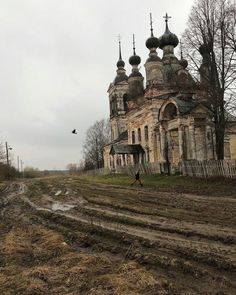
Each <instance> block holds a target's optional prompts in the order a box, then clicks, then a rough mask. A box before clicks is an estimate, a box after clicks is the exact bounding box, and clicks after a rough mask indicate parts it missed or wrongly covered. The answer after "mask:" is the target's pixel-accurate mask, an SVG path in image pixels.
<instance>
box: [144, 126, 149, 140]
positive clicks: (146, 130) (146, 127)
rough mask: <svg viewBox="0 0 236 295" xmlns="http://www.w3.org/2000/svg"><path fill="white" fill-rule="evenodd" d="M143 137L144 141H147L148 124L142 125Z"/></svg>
mask: <svg viewBox="0 0 236 295" xmlns="http://www.w3.org/2000/svg"><path fill="white" fill-rule="evenodd" d="M144 138H145V141H148V126H145V127H144Z"/></svg>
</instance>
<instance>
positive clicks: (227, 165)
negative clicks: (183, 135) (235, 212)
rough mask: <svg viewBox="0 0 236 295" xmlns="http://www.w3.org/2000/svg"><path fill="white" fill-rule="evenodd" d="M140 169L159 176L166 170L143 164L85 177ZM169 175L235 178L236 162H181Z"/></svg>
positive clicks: (155, 163) (163, 166)
mask: <svg viewBox="0 0 236 295" xmlns="http://www.w3.org/2000/svg"><path fill="white" fill-rule="evenodd" d="M138 169H140V173H141V174H149V175H151V174H159V173H166V172H167V169H166V167H165V164H164V163H160V162H154V163H143V164H136V165H128V166H123V167H122V166H118V167H116V169H115V170H110V169H109V168H101V169H96V170H90V171H86V172H85V174H87V175H96V174H111V173H120V174H121V173H122V174H128V175H134V174H135V173H136V171H137V170H138ZM170 170H171V174H175V172H180V173H182V174H183V175H186V176H195V177H205V178H207V177H218V176H221V177H227V178H236V160H203V161H197V160H189V161H183V162H181V163H180V164H179V167H175V169H174V167H170Z"/></svg>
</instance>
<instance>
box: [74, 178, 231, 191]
mask: <svg viewBox="0 0 236 295" xmlns="http://www.w3.org/2000/svg"><path fill="white" fill-rule="evenodd" d="M78 179H80V180H83V181H86V182H90V183H103V184H114V185H124V186H127V185H130V184H131V183H132V181H133V180H134V179H133V178H132V177H131V176H129V175H125V174H109V175H95V176H79V177H78ZM141 181H142V182H143V184H144V188H148V187H150V188H154V189H157V190H158V189H159V190H163V191H173V192H179V193H194V194H204V195H206V194H211V195H219V196H233V195H235V196H236V183H235V180H234V179H225V178H209V179H204V178H195V177H189V176H182V175H171V176H166V175H160V174H155V175H141ZM138 186H139V184H138V183H137V184H135V185H134V187H138Z"/></svg>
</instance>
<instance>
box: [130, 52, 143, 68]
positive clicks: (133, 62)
mask: <svg viewBox="0 0 236 295" xmlns="http://www.w3.org/2000/svg"><path fill="white" fill-rule="evenodd" d="M129 63H130V64H131V66H137V65H139V64H140V63H141V58H140V57H139V56H138V55H136V54H134V55H132V56H131V57H130V58H129Z"/></svg>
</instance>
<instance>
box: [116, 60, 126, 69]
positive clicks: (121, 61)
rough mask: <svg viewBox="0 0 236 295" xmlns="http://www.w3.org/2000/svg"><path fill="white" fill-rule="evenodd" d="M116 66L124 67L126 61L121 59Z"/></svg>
mask: <svg viewBox="0 0 236 295" xmlns="http://www.w3.org/2000/svg"><path fill="white" fill-rule="evenodd" d="M116 66H117V68H124V66H125V62H124V61H123V60H122V59H119V60H118V62H117V64H116Z"/></svg>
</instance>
